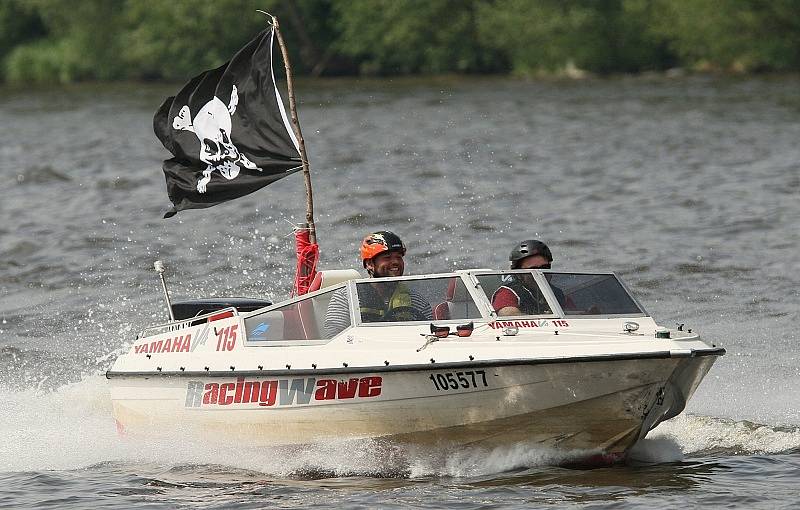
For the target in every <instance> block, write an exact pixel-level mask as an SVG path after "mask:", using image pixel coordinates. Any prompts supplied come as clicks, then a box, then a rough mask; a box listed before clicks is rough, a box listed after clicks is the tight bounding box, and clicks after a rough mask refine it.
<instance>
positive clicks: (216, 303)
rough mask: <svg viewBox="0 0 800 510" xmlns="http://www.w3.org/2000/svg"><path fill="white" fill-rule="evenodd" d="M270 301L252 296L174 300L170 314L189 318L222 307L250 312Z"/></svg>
mask: <svg viewBox="0 0 800 510" xmlns="http://www.w3.org/2000/svg"><path fill="white" fill-rule="evenodd" d="M271 304H272V302H271V301H267V300H266V299H254V298H206V299H192V300H188V301H175V302H173V303H172V314H173V315H174V316H175V320H183V319H191V318H192V317H197V316H198V315H203V314H206V313H210V312H213V311H215V310H222V309H223V308H231V307H233V308H236V309H237V310H238V311H240V312H252V311H254V310H258V309H259V308H264V307H265V306H270V305H271Z"/></svg>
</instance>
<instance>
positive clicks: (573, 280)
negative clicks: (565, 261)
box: [544, 272, 644, 315]
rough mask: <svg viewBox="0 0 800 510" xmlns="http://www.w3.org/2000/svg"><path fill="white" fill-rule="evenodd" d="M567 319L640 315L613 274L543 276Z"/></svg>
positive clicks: (639, 311) (556, 274)
mask: <svg viewBox="0 0 800 510" xmlns="http://www.w3.org/2000/svg"><path fill="white" fill-rule="evenodd" d="M544 277H545V280H547V282H548V283H549V284H550V288H551V289H552V290H553V294H555V296H556V299H558V302H559V304H560V305H561V308H562V309H563V310H564V313H565V314H566V315H638V314H643V313H644V310H642V309H641V308H640V307H639V305H637V304H636V302H635V301H634V300H633V298H632V297H631V296H630V294H628V291H627V290H625V287H623V286H622V284H621V283H620V281H619V280H618V279H617V277H616V276H614V275H613V274H578V273H551V272H546V273H544Z"/></svg>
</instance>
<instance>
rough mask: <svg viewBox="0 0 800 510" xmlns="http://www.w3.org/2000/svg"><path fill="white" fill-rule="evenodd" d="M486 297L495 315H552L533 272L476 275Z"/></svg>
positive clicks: (551, 310) (550, 307)
mask: <svg viewBox="0 0 800 510" xmlns="http://www.w3.org/2000/svg"><path fill="white" fill-rule="evenodd" d="M477 278H478V282H479V283H480V284H481V288H482V289H483V292H484V293H485V294H486V299H488V300H489V302H490V303H491V304H492V308H493V309H494V311H495V312H497V315H500V316H513V315H536V316H546V315H553V307H552V306H551V305H550V303H548V301H547V299H546V298H545V296H544V294H543V293H542V291H541V289H540V288H539V284H538V283H537V282H536V279H535V277H534V275H533V272H515V273H497V274H483V275H477Z"/></svg>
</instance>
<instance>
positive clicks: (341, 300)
mask: <svg viewBox="0 0 800 510" xmlns="http://www.w3.org/2000/svg"><path fill="white" fill-rule="evenodd" d="M405 254H406V246H405V244H403V241H402V240H401V239H400V237H398V236H397V234H394V233H393V232H389V231H386V230H382V231H379V232H373V233H371V234H369V235H367V236H366V237H365V238H364V240H363V241H362V242H361V262H362V264H363V266H364V268H365V269H366V270H367V272H368V273H369V275H370V277H372V278H385V277H390V276H403V272H404V271H405V261H404V260H403V257H404V256H405ZM358 300H359V304H360V312H361V320H362V321H363V322H390V321H414V320H432V319H433V313H432V311H431V305H430V303H429V302H428V301H427V300H426V299H425V298H424V297H422V296H421V295H420V294H419V293H417V292H415V291H414V290H413V289H409V288H408V287H407V286H406V285H404V284H403V282H384V283H381V284H380V285H359V286H358ZM349 325H350V306H349V304H348V301H347V289H340V290H338V291H336V292H334V293H333V295H332V296H331V301H330V304H329V305H328V310H327V312H326V314H325V323H324V328H325V335H326V337H328V338H331V337H333V336H334V335H337V334H338V333H339V332H341V331H342V330H344V329H345V328H347V327H348V326H349Z"/></svg>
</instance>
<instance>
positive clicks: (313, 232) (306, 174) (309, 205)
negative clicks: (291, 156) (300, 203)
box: [261, 11, 317, 244]
mask: <svg viewBox="0 0 800 510" xmlns="http://www.w3.org/2000/svg"><path fill="white" fill-rule="evenodd" d="M261 12H263V11H261ZM264 14H266V15H267V16H269V17H270V18H272V25H273V26H274V27H275V34H276V35H277V36H278V45H279V46H280V47H281V55H282V56H283V66H284V68H285V69H286V87H287V88H288V89H289V111H290V112H291V114H292V127H294V132H295V135H296V136H297V142H298V144H299V145H300V161H301V162H302V164H303V180H304V181H305V185H306V223H307V224H308V239H309V241H310V242H311V243H312V244H316V242H317V229H316V227H315V226H314V195H313V192H312V190H311V169H310V167H309V164H308V156H307V155H306V143H305V141H304V140H303V132H302V131H301V130H300V121H299V120H298V119H297V107H296V104H295V100H294V87H293V83H292V66H291V64H290V63H289V53H288V52H287V51H286V45H285V44H284V42H283V37H282V36H281V30H280V25H278V18H276V17H275V16H273V15H271V14H268V13H264Z"/></svg>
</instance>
